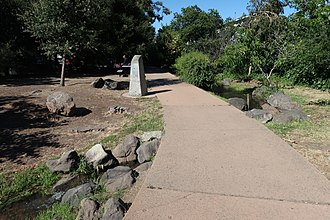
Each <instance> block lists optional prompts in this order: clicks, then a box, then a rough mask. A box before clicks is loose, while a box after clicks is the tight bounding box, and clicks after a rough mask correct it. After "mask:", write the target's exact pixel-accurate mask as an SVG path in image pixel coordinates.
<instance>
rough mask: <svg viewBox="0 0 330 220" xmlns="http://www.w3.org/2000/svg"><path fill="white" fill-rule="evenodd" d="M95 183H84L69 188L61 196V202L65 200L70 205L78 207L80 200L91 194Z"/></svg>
mask: <svg viewBox="0 0 330 220" xmlns="http://www.w3.org/2000/svg"><path fill="white" fill-rule="evenodd" d="M94 187H95V185H94V184H93V183H85V184H83V185H80V186H77V187H75V188H72V189H69V190H68V191H67V192H66V193H65V194H64V195H63V197H62V202H67V203H69V205H70V206H71V207H78V206H79V204H80V202H81V200H83V199H84V198H86V197H88V196H91V195H93V190H94Z"/></svg>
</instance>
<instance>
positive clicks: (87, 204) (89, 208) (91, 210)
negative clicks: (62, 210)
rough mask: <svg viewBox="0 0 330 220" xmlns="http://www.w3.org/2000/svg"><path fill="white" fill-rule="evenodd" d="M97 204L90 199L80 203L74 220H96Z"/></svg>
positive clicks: (97, 217)
mask: <svg viewBox="0 0 330 220" xmlns="http://www.w3.org/2000/svg"><path fill="white" fill-rule="evenodd" d="M98 209H99V204H98V203H97V202H95V201H94V200H91V199H83V200H82V201H81V203H80V209H79V213H78V215H77V218H76V220H98V219H99V216H98Z"/></svg>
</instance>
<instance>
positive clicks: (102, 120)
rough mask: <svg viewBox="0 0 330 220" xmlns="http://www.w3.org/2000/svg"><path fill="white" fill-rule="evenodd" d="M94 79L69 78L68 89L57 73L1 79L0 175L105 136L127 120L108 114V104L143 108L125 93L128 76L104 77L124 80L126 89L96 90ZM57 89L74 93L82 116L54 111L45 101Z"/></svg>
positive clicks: (122, 82)
mask: <svg viewBox="0 0 330 220" xmlns="http://www.w3.org/2000/svg"><path fill="white" fill-rule="evenodd" d="M96 78H99V77H81V78H78V77H75V78H67V79H66V86H65V87H60V86H59V79H58V78H53V77H49V78H29V79H11V80H6V81H2V82H0V173H7V172H13V171H14V172H15V171H19V170H23V169H27V168H31V167H35V166H38V165H39V164H41V163H43V162H45V161H46V160H47V159H49V158H54V157H58V156H60V155H61V153H62V152H64V151H66V150H68V149H75V150H78V151H79V149H83V148H84V147H86V146H88V145H91V144H93V143H96V142H97V141H99V140H101V139H102V137H105V136H107V135H108V134H110V133H111V132H112V131H114V130H116V129H117V128H119V127H120V126H122V125H123V123H124V121H125V116H124V115H123V114H109V113H108V110H109V107H114V106H121V107H125V108H128V113H130V114H135V113H138V112H140V111H142V110H143V106H142V104H141V103H140V102H139V100H137V99H132V98H127V97H124V96H123V94H124V93H126V92H127V88H128V80H129V79H128V78H125V77H118V76H113V75H111V76H105V77H102V78H103V79H112V80H115V81H117V82H120V85H121V87H123V89H122V90H108V89H96V88H93V87H91V86H90V83H91V82H92V81H93V80H95V79H96ZM125 88H126V89H125ZM55 91H65V92H67V93H68V94H70V95H71V96H72V97H73V99H74V102H75V103H76V107H77V109H78V110H79V112H80V116H76V117H64V116H54V115H52V114H50V113H49V111H48V109H47V107H46V99H47V96H48V95H49V94H51V93H53V92H55ZM84 130H89V131H85V132H82V131H84Z"/></svg>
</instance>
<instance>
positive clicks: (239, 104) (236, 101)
mask: <svg viewBox="0 0 330 220" xmlns="http://www.w3.org/2000/svg"><path fill="white" fill-rule="evenodd" d="M228 102H229V104H230V105H232V106H234V107H235V108H237V109H239V110H241V111H242V110H244V109H246V108H247V103H246V101H245V100H244V99H242V98H230V99H228Z"/></svg>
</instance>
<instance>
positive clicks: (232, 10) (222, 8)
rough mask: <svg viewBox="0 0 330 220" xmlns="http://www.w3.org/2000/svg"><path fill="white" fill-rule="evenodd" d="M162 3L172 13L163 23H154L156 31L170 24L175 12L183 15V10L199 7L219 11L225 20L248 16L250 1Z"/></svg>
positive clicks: (170, 0) (171, 0) (167, 0)
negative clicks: (194, 6)
mask: <svg viewBox="0 0 330 220" xmlns="http://www.w3.org/2000/svg"><path fill="white" fill-rule="evenodd" d="M162 2H163V4H164V6H165V7H167V8H169V9H170V10H171V11H172V13H171V14H170V15H165V16H164V18H163V20H162V21H161V22H155V23H154V25H153V26H154V27H155V28H156V31H157V30H158V29H159V28H161V27H162V24H163V25H167V24H169V23H170V22H171V20H172V19H173V16H174V13H175V12H179V13H181V8H186V7H188V6H192V5H197V6H198V7H199V8H201V9H202V10H203V11H208V9H216V10H218V12H219V14H220V15H221V17H222V18H223V19H224V20H225V19H226V18H228V17H231V18H233V19H236V18H239V17H240V16H241V15H243V13H245V14H248V12H247V9H246V7H247V6H248V2H249V0H162Z"/></svg>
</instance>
